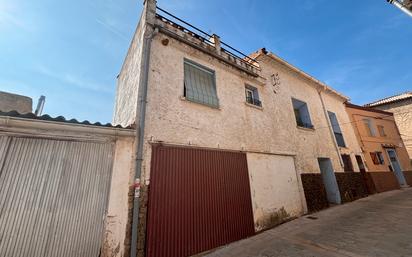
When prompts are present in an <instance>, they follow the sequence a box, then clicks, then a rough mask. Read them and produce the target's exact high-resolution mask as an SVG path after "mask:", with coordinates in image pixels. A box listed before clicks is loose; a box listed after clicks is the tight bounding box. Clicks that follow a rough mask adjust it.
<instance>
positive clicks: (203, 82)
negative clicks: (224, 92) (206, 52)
mask: <svg viewBox="0 0 412 257" xmlns="http://www.w3.org/2000/svg"><path fill="white" fill-rule="evenodd" d="M184 77H185V78H184V83H185V97H186V99H187V100H190V101H193V102H197V103H201V104H206V105H209V106H212V107H219V100H218V98H217V93H216V85H215V73H214V72H213V71H211V70H208V69H206V68H203V67H201V66H200V65H196V64H194V63H192V62H189V61H187V60H185V63H184Z"/></svg>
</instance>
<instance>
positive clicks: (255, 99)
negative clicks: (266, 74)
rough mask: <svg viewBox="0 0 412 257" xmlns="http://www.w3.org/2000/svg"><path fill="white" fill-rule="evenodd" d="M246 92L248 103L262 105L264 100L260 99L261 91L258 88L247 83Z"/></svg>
mask: <svg viewBox="0 0 412 257" xmlns="http://www.w3.org/2000/svg"><path fill="white" fill-rule="evenodd" d="M245 94H246V102H247V103H249V104H253V105H256V106H260V107H262V102H261V101H260V100H259V93H258V90H257V88H255V87H252V86H249V85H246V86H245Z"/></svg>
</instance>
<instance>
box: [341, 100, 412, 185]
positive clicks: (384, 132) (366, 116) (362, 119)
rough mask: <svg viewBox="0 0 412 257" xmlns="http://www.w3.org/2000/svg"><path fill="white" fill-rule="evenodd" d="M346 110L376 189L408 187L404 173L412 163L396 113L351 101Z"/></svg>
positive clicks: (366, 168) (411, 168) (410, 168)
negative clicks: (400, 131) (396, 119)
mask: <svg viewBox="0 0 412 257" xmlns="http://www.w3.org/2000/svg"><path fill="white" fill-rule="evenodd" d="M346 109H347V112H348V114H349V116H350V118H351V124H352V126H353V128H354V129H355V131H356V135H357V138H358V141H359V144H360V146H361V148H362V151H363V153H364V160H365V170H368V171H369V172H368V174H369V175H370V176H371V177H372V179H373V180H374V181H375V185H376V187H377V188H376V190H377V191H378V192H382V191H387V190H391V189H395V188H399V186H406V185H407V181H406V180H405V176H404V172H406V173H405V175H407V177H408V176H409V172H410V171H412V166H411V163H410V160H409V156H408V152H407V151H406V147H405V144H404V143H403V140H402V138H401V135H400V133H399V129H398V127H397V124H396V123H395V118H394V114H393V113H391V112H387V111H381V110H376V109H373V108H370V107H362V106H358V105H354V104H350V103H347V104H346ZM376 172H378V173H376ZM379 172H383V173H379ZM408 182H409V181H408Z"/></svg>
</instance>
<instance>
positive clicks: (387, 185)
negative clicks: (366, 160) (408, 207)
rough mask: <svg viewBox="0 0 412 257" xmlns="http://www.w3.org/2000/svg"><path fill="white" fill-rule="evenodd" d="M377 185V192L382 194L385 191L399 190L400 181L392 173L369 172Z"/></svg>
mask: <svg viewBox="0 0 412 257" xmlns="http://www.w3.org/2000/svg"><path fill="white" fill-rule="evenodd" d="M368 174H369V176H370V177H371V178H372V180H373V183H374V184H375V188H376V192H378V193H381V192H385V191H390V190H395V189H399V188H400V187H399V183H398V180H397V179H396V177H395V174H393V173H392V172H390V171H388V172H368Z"/></svg>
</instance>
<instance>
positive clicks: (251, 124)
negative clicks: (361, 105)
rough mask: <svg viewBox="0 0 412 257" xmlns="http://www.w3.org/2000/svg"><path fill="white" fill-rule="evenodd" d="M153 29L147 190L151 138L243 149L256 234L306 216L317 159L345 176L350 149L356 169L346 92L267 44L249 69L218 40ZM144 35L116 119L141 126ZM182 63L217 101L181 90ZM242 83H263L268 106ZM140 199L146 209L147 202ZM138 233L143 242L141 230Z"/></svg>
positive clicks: (166, 27)
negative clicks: (205, 77)
mask: <svg viewBox="0 0 412 257" xmlns="http://www.w3.org/2000/svg"><path fill="white" fill-rule="evenodd" d="M153 25H154V28H152V29H151V33H146V34H147V35H146V36H147V37H153V38H152V39H151V41H150V52H149V64H148V67H147V72H148V73H147V76H148V79H147V99H146V101H144V103H145V108H146V117H145V119H144V131H145V132H144V138H143V141H142V142H143V158H142V175H141V181H144V184H145V188H147V186H148V185H149V184H150V182H151V177H150V165H151V154H152V152H151V150H152V144H153V143H163V144H168V145H179V146H186V147H198V148H207V149H216V150H228V151H240V152H244V153H246V155H247V161H248V170H249V179H250V188H251V199H252V206H253V216H254V222H255V230H256V231H259V230H262V229H265V228H268V227H270V226H273V225H274V224H278V223H280V222H282V221H284V220H287V219H290V218H293V217H297V216H300V215H302V214H303V213H305V212H307V208H306V200H305V195H304V193H303V188H302V182H301V174H302V173H320V168H319V164H318V158H329V159H330V160H331V162H332V166H333V170H334V171H335V172H343V162H342V159H341V154H348V155H350V157H351V160H352V163H353V164H354V165H353V167H354V170H355V171H359V168H358V166H357V165H356V159H355V155H360V156H362V151H361V148H360V146H359V144H358V141H357V139H356V135H355V133H354V130H353V128H352V127H351V126H348V125H347V124H350V118H349V116H348V114H347V112H346V110H345V106H344V103H345V102H346V101H348V98H347V97H345V96H343V95H342V94H340V93H338V92H336V91H335V90H333V89H332V88H330V87H329V86H327V85H325V84H324V83H322V82H320V81H318V80H317V79H315V78H313V77H311V76H309V75H308V74H306V73H304V72H302V71H300V70H299V69H297V68H295V67H293V66H292V65H290V64H288V63H287V62H285V61H284V60H281V59H280V58H278V57H277V56H275V55H274V54H272V53H267V52H266V51H264V50H260V51H258V52H256V53H254V54H252V56H253V58H255V60H256V62H257V66H258V67H255V66H253V67H252V65H248V64H245V63H244V60H242V59H236V57H233V56H230V55H228V54H227V53H226V52H225V51H223V50H222V49H220V48H219V44H218V43H215V44H214V45H211V44H210V43H205V42H204V41H203V40H202V39H199V37H194V36H193V35H192V34H190V33H188V32H187V31H185V30H182V29H181V27H179V26H175V25H172V24H170V23H169V22H165V21H164V20H162V19H161V18H157V19H156V21H155V22H154V24H153ZM142 28H144V25H142V21H140V23H139V25H138V29H137V33H144V29H142ZM142 40H143V37H142V35H137V34H136V35H135V36H134V39H133V42H132V44H131V48H130V49H129V53H128V55H127V57H126V60H125V63H124V65H123V67H122V70H121V73H120V76H119V78H118V87H117V95H116V107H115V114H114V118H113V121H114V122H115V123H116V124H122V125H124V126H127V125H135V126H136V127H138V128H139V126H140V125H141V124H139V118H140V117H139V116H138V115H137V116H136V110H139V108H140V107H141V103H142V102H141V100H142V92H140V91H143V89H142V85H143V84H144V83H142V80H143V78H142V74H144V69H143V66H142V67H134V66H136V65H141V64H142V62H141V59H142V58H143V57H144V53H145V51H144V50H143V51H142V50H141V49H140V48H141V44H142V42H143V41H142ZM216 42H219V41H216ZM139 47H140V48H139ZM185 60H189V61H190V62H192V63H195V64H198V65H200V66H202V67H204V68H205V69H207V70H211V71H212V72H213V74H214V79H215V85H216V94H217V98H218V101H219V105H218V106H215V107H211V106H208V105H204V104H199V103H196V102H193V101H190V100H188V99H187V98H186V97H185V96H184V84H185V78H184V73H185V72H184V70H185V66H184V62H185ZM248 66H250V67H248ZM274 78H276V81H275V80H274ZM246 85H248V86H252V87H254V88H256V89H257V91H258V94H259V100H260V101H261V103H262V106H255V105H251V104H249V103H247V102H246V96H245V86H246ZM292 98H294V99H298V100H300V101H303V102H305V103H306V105H307V107H308V111H309V115H310V119H311V121H312V124H313V128H303V127H301V126H298V125H297V121H296V118H295V111H294V107H293V104H292ZM328 111H330V112H333V113H335V114H336V117H337V120H338V122H339V124H341V126H340V127H341V130H342V134H343V137H344V140H345V147H338V145H337V143H336V140H335V136H334V134H333V131H332V128H331V122H330V120H329V117H328V113H327V112H328ZM136 118H137V119H136ZM140 129H141V128H140ZM362 158H363V157H362ZM145 188H144V189H143V191H144V190H145ZM142 195H143V197H141V198H140V201H142V204H143V205H144V203H145V202H146V201H147V198H146V197H145V196H144V195H146V194H145V193H143V194H142ZM141 215H142V217H144V211H143V213H142V211H141ZM143 220H144V219H143ZM143 223H144V221H143ZM139 235H142V237H143V239H140V241H144V232H143V233H142V234H140V233H139ZM143 245H144V243H143V242H140V243H139V246H138V249H139V251H142V249H143Z"/></svg>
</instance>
